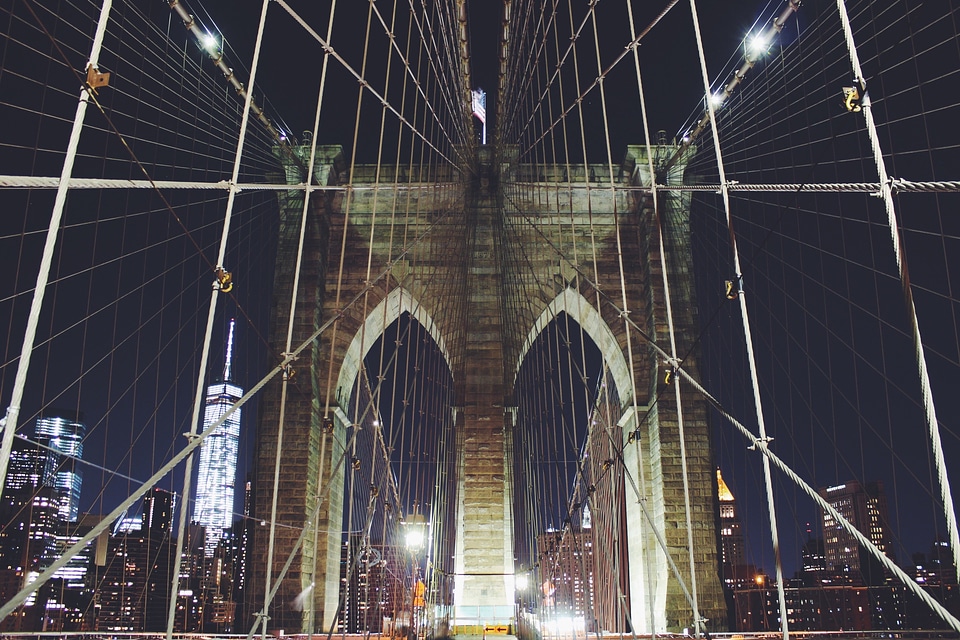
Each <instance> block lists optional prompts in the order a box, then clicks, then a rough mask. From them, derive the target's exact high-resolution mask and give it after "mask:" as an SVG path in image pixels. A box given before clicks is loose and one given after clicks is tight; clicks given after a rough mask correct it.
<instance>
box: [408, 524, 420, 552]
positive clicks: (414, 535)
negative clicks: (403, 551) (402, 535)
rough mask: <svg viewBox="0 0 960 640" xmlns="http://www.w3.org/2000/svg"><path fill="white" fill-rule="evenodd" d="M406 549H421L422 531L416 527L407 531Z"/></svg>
mask: <svg viewBox="0 0 960 640" xmlns="http://www.w3.org/2000/svg"><path fill="white" fill-rule="evenodd" d="M406 542H407V548H409V549H420V548H421V547H423V531H422V530H421V529H418V528H416V527H414V528H412V529H410V530H409V531H407V537H406Z"/></svg>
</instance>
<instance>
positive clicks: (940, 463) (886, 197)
mask: <svg viewBox="0 0 960 640" xmlns="http://www.w3.org/2000/svg"><path fill="white" fill-rule="evenodd" d="M837 9H838V11H839V12H840V22H841V23H842V24H843V35H844V38H845V39H846V43H847V51H848V53H849V55H850V64H851V66H852V67H853V74H854V77H855V79H856V81H857V84H858V85H859V87H858V89H860V90H862V91H863V98H862V99H861V102H860V106H861V110H862V111H863V118H864V120H865V121H866V123H867V136H868V137H869V138H870V148H871V150H872V151H873V160H874V162H875V163H876V165H877V173H878V174H879V176H880V197H881V198H883V206H884V209H885V210H886V213H887V224H888V225H889V226H890V240H891V241H892V242H893V254H894V258H895V259H896V261H897V270H898V271H899V275H900V285H901V286H902V287H903V301H904V304H905V305H906V307H907V320H908V321H909V322H910V329H911V335H912V337H913V347H914V351H915V357H916V362H917V373H918V375H919V377H920V393H921V395H922V397H923V410H924V417H925V419H926V422H927V429H928V431H929V432H930V445H931V447H933V458H934V463H935V464H936V465H937V478H938V480H939V482H940V498H941V499H942V500H943V515H944V517H945V518H946V521H947V533H948V535H949V536H950V550H951V551H952V553H953V570H954V572H955V575H957V576H960V534H958V531H957V512H956V511H955V510H954V506H953V493H952V492H951V491H950V479H949V478H948V477H947V466H946V461H945V459H944V455H943V443H942V442H941V439H940V426H939V422H938V420H937V410H936V407H935V406H934V404H933V389H931V387H930V374H929V372H928V371H927V358H926V355H925V352H924V348H923V341H922V340H921V339H920V322H919V320H918V319H917V308H916V306H915V305H914V302H913V289H912V287H911V286H910V274H909V272H908V270H907V254H906V252H905V251H904V249H903V245H902V244H901V242H900V224H899V222H898V221H897V211H896V208H895V207H894V206H893V191H892V187H891V181H890V177H889V176H888V175H887V168H886V164H885V163H884V161H883V153H882V150H881V149H880V138H879V136H878V135H877V124H876V122H875V121H874V119H873V110H872V109H871V108H870V94H869V93H868V92H867V90H866V86H867V84H866V80H865V79H864V77H863V69H862V68H861V67H860V57H859V56H858V55H857V45H856V42H855V41H854V39H853V29H852V28H851V27H850V17H849V16H848V15H847V5H846V3H845V2H844V0H837Z"/></svg>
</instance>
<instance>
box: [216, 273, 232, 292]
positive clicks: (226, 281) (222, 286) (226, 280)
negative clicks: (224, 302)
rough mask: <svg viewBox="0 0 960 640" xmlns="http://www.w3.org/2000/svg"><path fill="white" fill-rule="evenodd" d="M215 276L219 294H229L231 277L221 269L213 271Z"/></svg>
mask: <svg viewBox="0 0 960 640" xmlns="http://www.w3.org/2000/svg"><path fill="white" fill-rule="evenodd" d="M213 272H214V273H215V274H216V275H217V288H218V289H219V290H220V292H221V293H230V291H231V290H233V275H232V274H231V273H230V272H229V271H227V270H226V269H224V268H223V267H217V268H216V269H214V270H213Z"/></svg>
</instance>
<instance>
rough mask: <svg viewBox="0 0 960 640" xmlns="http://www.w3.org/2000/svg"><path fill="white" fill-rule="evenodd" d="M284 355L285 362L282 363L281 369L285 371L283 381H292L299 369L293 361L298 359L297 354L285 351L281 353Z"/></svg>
mask: <svg viewBox="0 0 960 640" xmlns="http://www.w3.org/2000/svg"><path fill="white" fill-rule="evenodd" d="M280 355H281V356H283V360H284V362H281V363H280V371H282V372H283V381H284V382H290V381H291V380H293V379H294V377H296V375H297V370H296V369H294V368H293V362H294V361H295V360H296V359H297V356H295V355H293V354H292V353H287V352H286V351H284V352H283V353H281V354H280Z"/></svg>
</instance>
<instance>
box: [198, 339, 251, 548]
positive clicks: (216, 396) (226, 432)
mask: <svg viewBox="0 0 960 640" xmlns="http://www.w3.org/2000/svg"><path fill="white" fill-rule="evenodd" d="M233 327H234V321H233V320H230V334H229V337H228V338H227V354H226V358H225V360H224V363H223V377H222V379H221V380H220V381H219V382H215V383H214V384H211V385H210V386H208V387H207V402H206V408H205V409H204V412H203V430H206V429H207V428H208V427H209V426H210V425H212V424H213V423H214V422H216V421H217V420H219V419H220V418H221V417H222V416H223V414H225V413H226V412H227V410H228V409H230V407H232V406H233V405H234V404H236V402H237V401H238V400H240V397H241V396H243V389H242V388H241V387H238V386H237V385H235V384H233V382H232V380H231V360H232V358H233ZM239 447H240V409H237V410H236V411H235V412H234V413H233V415H231V416H230V417H229V418H227V420H225V421H224V423H223V424H221V425H220V426H219V427H218V428H217V429H216V430H215V431H214V432H213V433H212V434H211V435H210V436H209V437H208V438H207V439H206V440H204V441H203V444H202V445H201V446H200V472H199V477H198V480H197V499H196V502H195V503H194V508H193V520H194V522H197V523H199V524H201V525H202V526H203V527H205V528H206V544H205V545H204V550H205V553H206V555H207V557H212V556H213V552H214V549H215V548H216V546H217V543H218V542H219V541H220V538H222V537H223V530H224V529H229V528H230V527H232V526H233V490H234V484H235V483H236V479H237V454H238V451H239Z"/></svg>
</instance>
